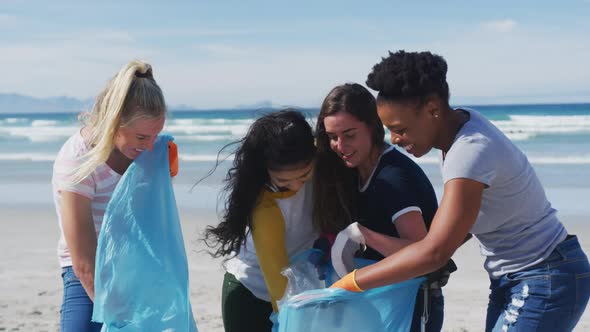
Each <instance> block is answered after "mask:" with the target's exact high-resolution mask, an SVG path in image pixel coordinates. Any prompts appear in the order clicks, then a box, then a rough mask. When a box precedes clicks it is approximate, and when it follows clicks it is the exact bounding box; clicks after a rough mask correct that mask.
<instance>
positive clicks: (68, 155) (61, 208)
mask: <svg viewBox="0 0 590 332" xmlns="http://www.w3.org/2000/svg"><path fill="white" fill-rule="evenodd" d="M165 116H166V105H165V102H164V96H163V95H162V91H161V89H160V87H159V86H158V84H157V83H156V81H155V80H154V78H153V75H152V68H151V66H150V65H149V64H147V63H145V62H141V61H132V62H130V63H128V64H126V65H125V66H124V67H123V68H122V69H121V70H120V71H119V72H118V73H117V74H116V75H115V77H113V78H112V79H111V80H110V81H109V82H108V84H107V85H106V87H105V88H104V90H103V91H102V92H101V93H100V95H98V97H97V99H96V104H95V106H94V108H93V109H92V111H91V112H90V113H89V114H87V115H86V116H85V117H84V118H83V123H84V126H83V127H82V128H81V129H80V130H79V131H77V132H76V133H75V134H74V135H73V136H72V137H70V138H69V139H68V140H67V141H66V143H65V144H64V145H63V146H62V148H61V150H60V151H59V154H58V156H57V158H56V160H55V163H54V166H53V178H52V185H53V198H54V203H55V208H56V212H57V216H58V221H59V226H60V229H61V238H60V240H59V244H58V257H59V263H60V266H61V267H62V278H63V283H64V293H63V304H62V307H61V320H60V327H61V329H60V330H61V331H62V332H69V331H76V332H85V331H100V329H101V324H98V323H94V322H91V317H92V309H93V298H94V268H95V267H94V262H95V255H96V245H97V238H98V232H99V231H100V227H101V223H102V219H103V215H104V212H105V209H106V206H107V203H108V202H109V199H110V197H111V195H112V193H113V190H114V189H115V187H116V186H117V183H118V181H119V179H120V178H121V176H122V174H123V173H125V171H126V170H127V168H128V167H129V165H130V164H131V162H133V160H134V159H135V158H137V157H138V156H139V155H140V154H141V152H142V151H144V150H146V149H147V150H151V149H152V146H153V143H154V140H155V139H156V136H157V135H158V133H159V132H160V131H161V130H162V127H163V126H164V120H165Z"/></svg>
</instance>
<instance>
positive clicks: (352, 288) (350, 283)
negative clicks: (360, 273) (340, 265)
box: [330, 269, 363, 293]
mask: <svg viewBox="0 0 590 332" xmlns="http://www.w3.org/2000/svg"><path fill="white" fill-rule="evenodd" d="M355 276H356V269H354V270H352V272H350V273H349V274H347V275H345V276H344V277H342V279H340V280H338V281H336V282H335V283H333V284H332V286H330V288H342V289H344V290H347V291H349V292H357V293H358V292H362V291H363V289H362V288H360V287H359V284H357V283H356V280H355Z"/></svg>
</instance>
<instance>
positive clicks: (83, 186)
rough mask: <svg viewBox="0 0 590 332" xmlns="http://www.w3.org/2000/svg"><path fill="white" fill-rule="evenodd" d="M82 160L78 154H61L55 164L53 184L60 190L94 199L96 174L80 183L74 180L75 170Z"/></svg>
mask: <svg viewBox="0 0 590 332" xmlns="http://www.w3.org/2000/svg"><path fill="white" fill-rule="evenodd" d="M81 162H82V159H81V158H79V157H77V156H71V155H64V154H60V155H59V156H58V157H57V158H56V160H55V163H54V165H53V185H54V187H55V189H56V190H58V191H68V192H73V193H76V194H80V195H82V196H84V197H87V198H89V199H91V200H92V199H93V198H94V194H95V188H96V185H95V179H94V174H90V175H89V176H87V177H86V178H85V179H84V180H82V181H80V182H78V183H75V182H74V181H73V174H74V171H75V170H76V169H77V168H78V167H79V166H80V164H81Z"/></svg>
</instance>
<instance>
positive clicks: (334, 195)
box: [313, 83, 385, 233]
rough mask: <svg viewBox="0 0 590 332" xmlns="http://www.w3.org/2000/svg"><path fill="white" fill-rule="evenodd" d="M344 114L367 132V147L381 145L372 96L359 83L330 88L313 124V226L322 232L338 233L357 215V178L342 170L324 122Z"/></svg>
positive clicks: (382, 133)
mask: <svg viewBox="0 0 590 332" xmlns="http://www.w3.org/2000/svg"><path fill="white" fill-rule="evenodd" d="M338 112H345V113H348V114H350V115H352V116H354V117H355V118H356V119H357V120H359V121H361V122H363V123H365V124H366V125H367V126H368V127H369V128H370V130H371V135H372V139H371V144H373V145H374V146H376V147H383V146H384V144H385V143H384V137H385V129H383V124H382V123H381V120H380V119H379V116H378V115H377V104H376V102H375V97H373V95H372V94H371V93H370V92H369V90H367V89H366V88H365V87H363V86H362V85H360V84H357V83H347V84H343V85H339V86H337V87H335V88H334V89H332V91H330V93H329V94H328V95H327V96H326V98H325V99H324V102H323V103H322V107H321V109H320V114H319V115H318V120H317V124H316V144H317V147H318V154H317V162H316V167H315V174H314V208H313V221H314V225H316V227H318V228H319V229H321V230H322V231H324V232H330V233H335V232H339V231H340V230H342V229H343V228H345V227H346V226H348V225H349V224H350V223H352V222H353V221H354V220H355V219H356V216H357V195H358V175H357V171H356V170H355V169H351V168H348V167H346V165H345V164H344V162H343V161H342V160H341V159H340V157H339V156H338V155H337V154H336V153H335V152H334V151H332V149H331V148H330V138H329V137H328V135H327V134H326V127H325V126H324V119H325V118H326V117H327V116H330V115H333V114H336V113H338Z"/></svg>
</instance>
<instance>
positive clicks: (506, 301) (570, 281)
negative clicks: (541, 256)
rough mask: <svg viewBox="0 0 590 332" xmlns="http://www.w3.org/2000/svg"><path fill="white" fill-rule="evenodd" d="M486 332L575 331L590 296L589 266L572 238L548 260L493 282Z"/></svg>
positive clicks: (576, 242) (566, 240)
mask: <svg viewBox="0 0 590 332" xmlns="http://www.w3.org/2000/svg"><path fill="white" fill-rule="evenodd" d="M490 290H491V292H490V301H489V304H488V312H487V319H486V331H488V332H489V331H492V332H500V331H503V332H507V331H510V332H513V331H527V332H528V331H537V332H538V331H560V332H566V331H572V330H573V329H574V327H575V326H576V324H577V323H578V321H579V320H580V317H581V316H582V314H583V313H584V309H585V308H586V304H587V303H588V298H589V297H590V265H589V264H588V258H587V257H586V255H585V254H584V252H583V251H582V248H581V247H580V244H579V242H578V239H577V237H576V236H573V235H569V236H568V237H567V238H566V239H565V240H564V241H563V242H562V243H560V244H559V245H558V246H557V247H556V248H555V250H554V251H553V252H552V253H551V255H550V256H549V257H547V259H545V260H544V261H543V262H541V263H539V264H537V265H535V266H532V267H529V268H527V269H526V270H523V271H518V272H514V273H508V274H506V275H504V276H502V277H501V278H500V279H491V284H490Z"/></svg>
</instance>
